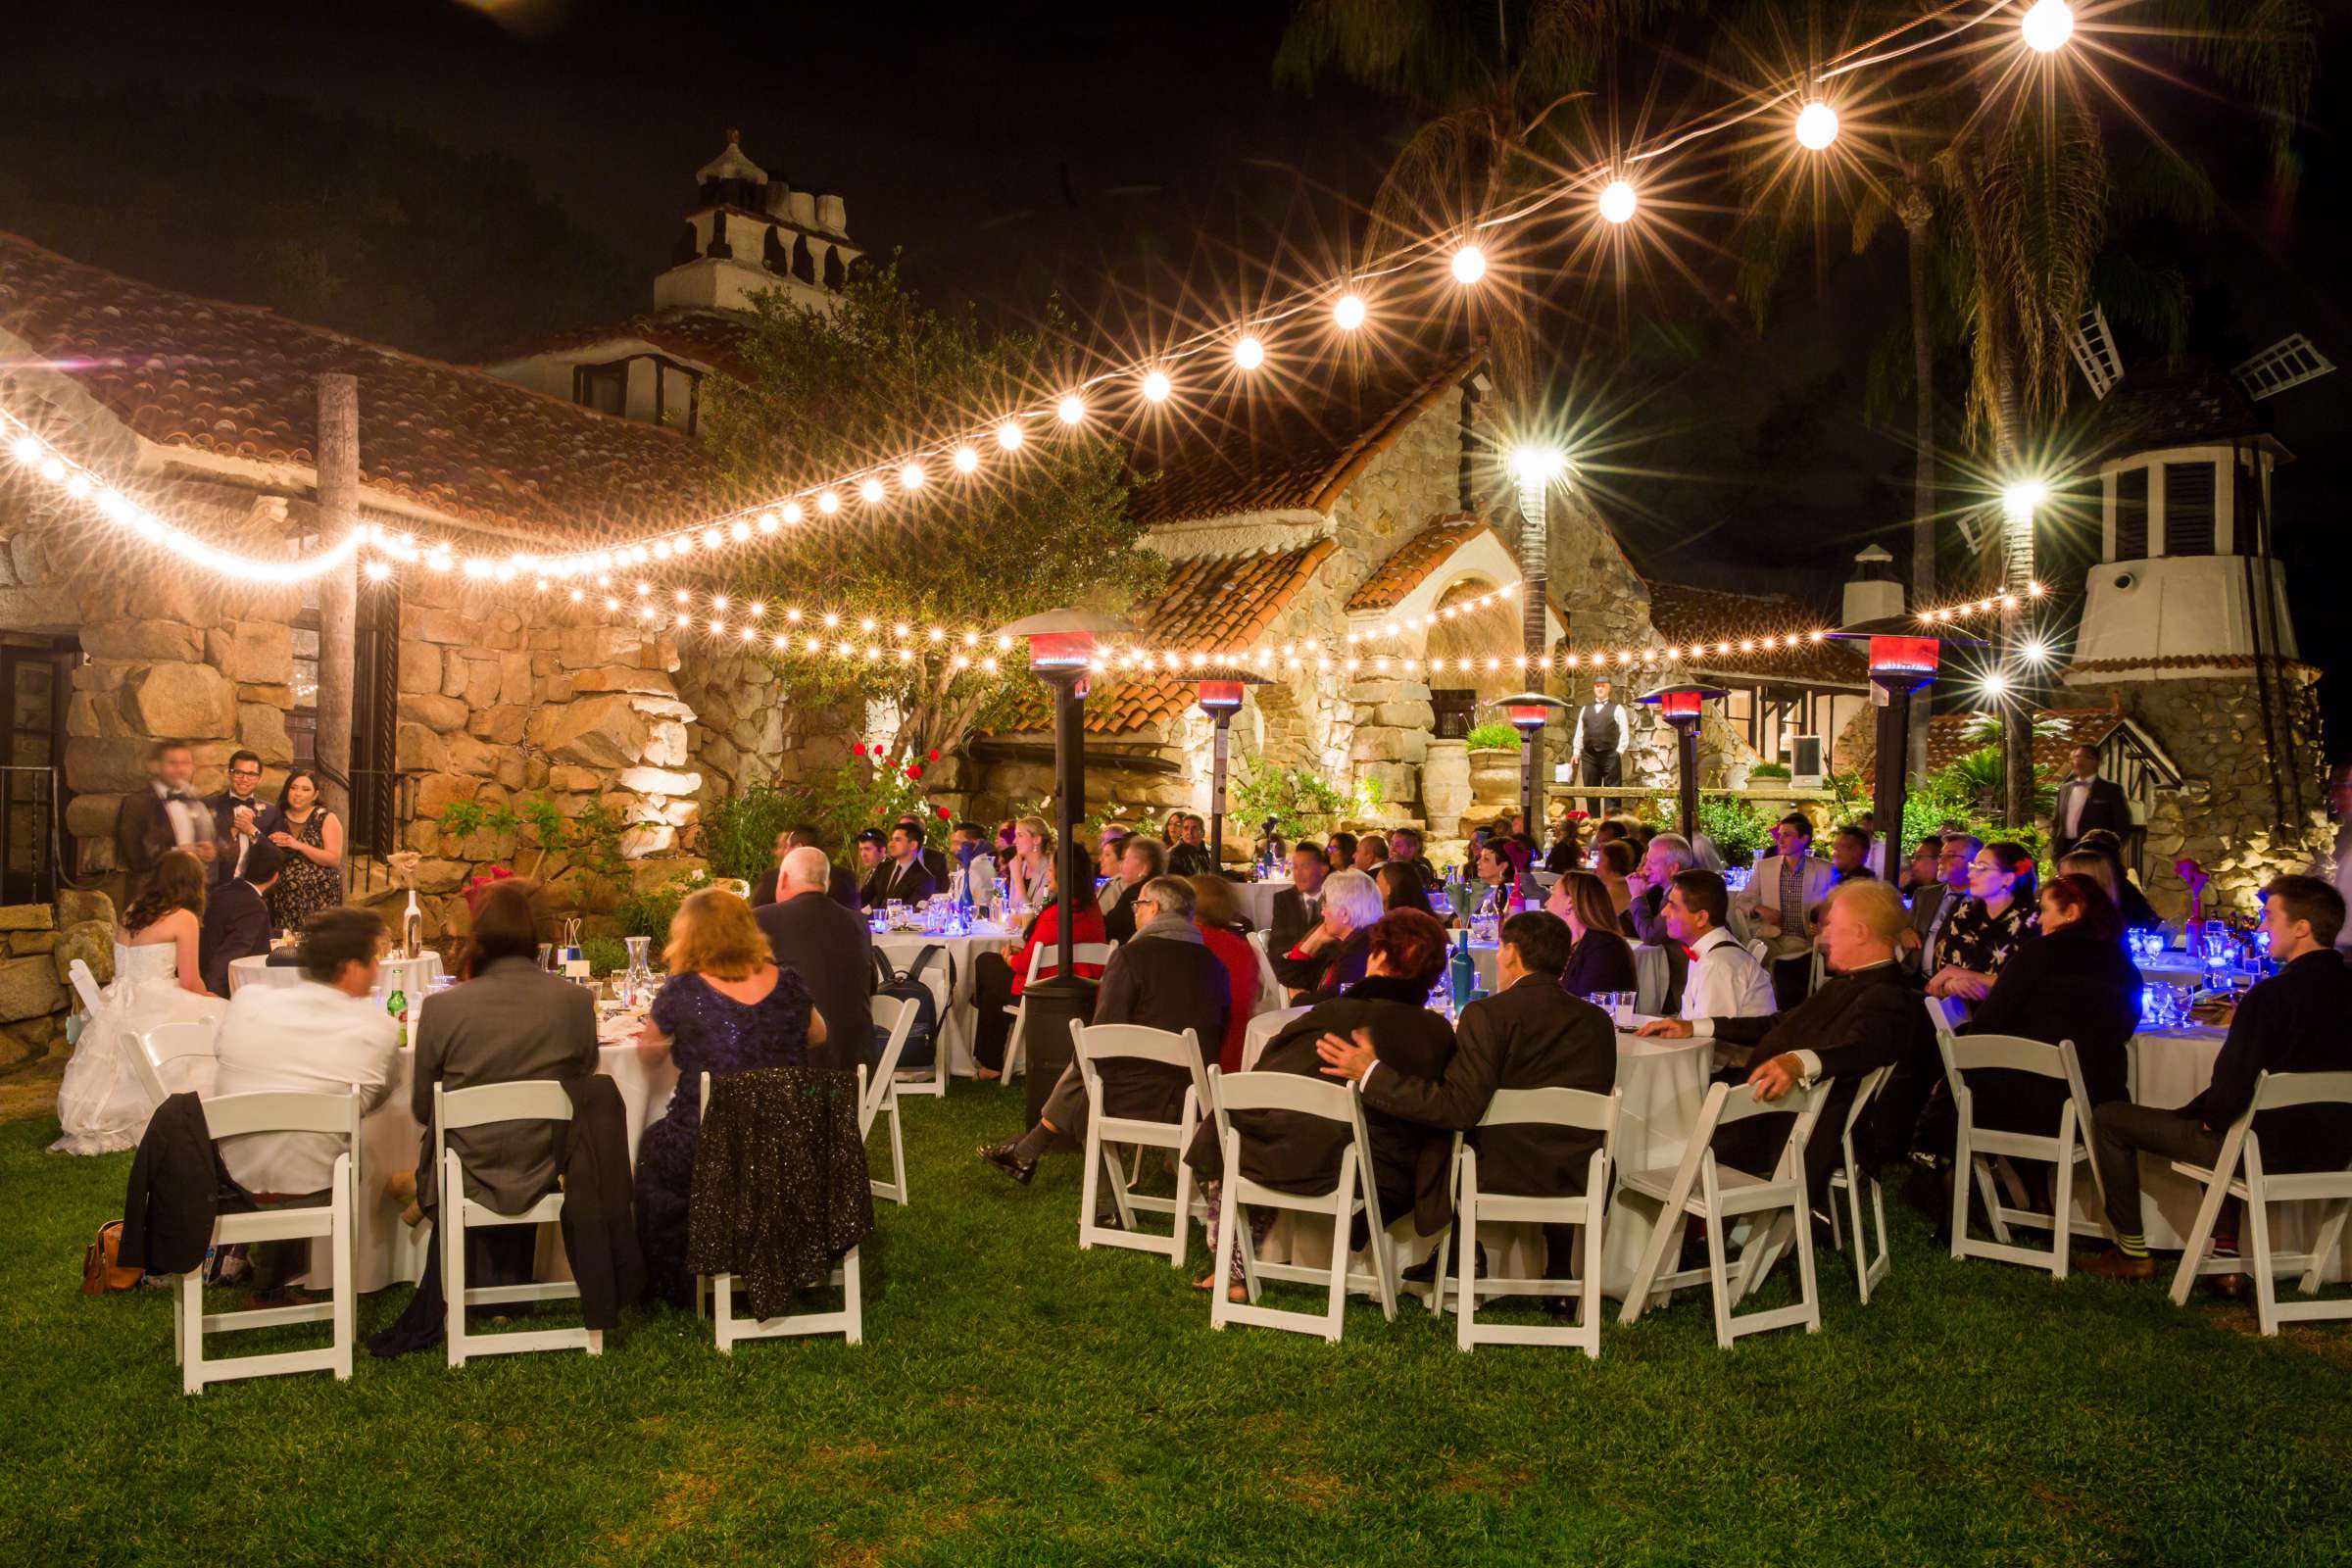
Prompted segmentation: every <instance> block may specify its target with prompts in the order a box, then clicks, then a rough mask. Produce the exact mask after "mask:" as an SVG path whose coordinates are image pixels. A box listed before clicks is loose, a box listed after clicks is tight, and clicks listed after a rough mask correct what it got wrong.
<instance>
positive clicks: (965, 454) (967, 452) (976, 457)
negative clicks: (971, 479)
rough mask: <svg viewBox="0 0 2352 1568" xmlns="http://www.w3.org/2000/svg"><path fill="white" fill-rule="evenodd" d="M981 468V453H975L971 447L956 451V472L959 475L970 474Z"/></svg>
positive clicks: (960, 448) (959, 448) (958, 448)
mask: <svg viewBox="0 0 2352 1568" xmlns="http://www.w3.org/2000/svg"><path fill="white" fill-rule="evenodd" d="M979 466H980V454H979V453H977V452H975V451H973V450H972V449H971V448H970V447H957V448H956V472H957V473H970V472H972V471H973V470H974V469H976V468H978V467H979Z"/></svg>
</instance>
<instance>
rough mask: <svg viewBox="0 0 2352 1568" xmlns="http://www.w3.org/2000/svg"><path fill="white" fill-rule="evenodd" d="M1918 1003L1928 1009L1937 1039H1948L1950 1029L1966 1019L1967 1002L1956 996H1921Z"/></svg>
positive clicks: (1950, 1035)
mask: <svg viewBox="0 0 2352 1568" xmlns="http://www.w3.org/2000/svg"><path fill="white" fill-rule="evenodd" d="M1920 1004H1921V1005H1923V1006H1925V1007H1926V1008H1927V1009H1928V1022H1929V1024H1931V1025H1932V1026H1933V1027H1934V1028H1935V1030H1936V1039H1937V1040H1949V1039H1950V1038H1951V1037H1952V1031H1953V1030H1955V1029H1957V1028H1959V1027H1960V1026H1961V1025H1962V1024H1964V1023H1966V1022H1967V1021H1968V1004H1967V1003H1965V1002H1962V1001H1961V1000H1960V999H1959V998H1958V997H1922V998H1920Z"/></svg>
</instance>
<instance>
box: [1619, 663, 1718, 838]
mask: <svg viewBox="0 0 2352 1568" xmlns="http://www.w3.org/2000/svg"><path fill="white" fill-rule="evenodd" d="M1729 695H1730V693H1729V692H1727V691H1726V690H1725V689H1724V688H1723V687H1721V686H1701V685H1697V684H1686V685H1681V686H1661V687H1659V688H1658V689H1657V690H1656V691H1654V692H1645V693H1643V694H1642V696H1640V697H1637V698H1635V699H1634V701H1636V702H1638V703H1651V704H1654V705H1656V707H1657V710H1658V716H1659V717H1660V718H1662V719H1664V720H1665V721H1666V722H1667V723H1669V724H1672V725H1673V726H1674V762H1675V777H1676V781H1677V783H1676V788H1677V791H1678V793H1679V795H1680V797H1681V799H1680V803H1679V805H1680V813H1679V814H1680V820H1681V823H1682V833H1683V837H1684V838H1686V839H1690V840H1691V841H1692V842H1696V836H1697V833H1698V719H1699V712H1700V710H1701V709H1702V708H1703V707H1704V706H1705V705H1706V704H1708V703H1711V702H1714V701H1716V700H1718V699H1719V698H1723V697H1727V696H1729Z"/></svg>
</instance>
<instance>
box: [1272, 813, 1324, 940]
mask: <svg viewBox="0 0 2352 1568" xmlns="http://www.w3.org/2000/svg"><path fill="white" fill-rule="evenodd" d="M1330 875H1331V861H1330V860H1328V859H1326V858H1324V853H1323V846H1321V845H1320V844H1317V843H1315V842H1314V841H1313V840H1311V839H1309V840H1306V841H1304V842H1302V843H1299V844H1297V845H1294V846H1292V848H1291V885H1290V886H1289V887H1287V888H1284V889H1283V890H1282V891H1281V892H1279V893H1277V894H1275V895H1274V910H1273V913H1272V914H1271V915H1269V916H1268V917H1267V920H1266V951H1267V952H1269V953H1288V952H1290V951H1291V949H1293V948H1295V947H1297V946H1298V945H1299V938H1300V937H1302V936H1304V935H1306V933H1307V932H1308V931H1309V930H1311V929H1313V927H1314V924H1315V922H1316V921H1317V920H1320V919H1322V918H1323V880H1324V878H1326V877H1328V876H1330Z"/></svg>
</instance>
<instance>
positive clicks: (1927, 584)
mask: <svg viewBox="0 0 2352 1568" xmlns="http://www.w3.org/2000/svg"><path fill="white" fill-rule="evenodd" d="M1935 217H1936V209H1935V207H1934V206H1933V205H1932V204H1931V203H1930V202H1929V201H1928V199H1927V198H1926V197H1925V196H1923V195H1921V194H1920V193H1919V191H1918V188H1917V186H1916V185H1915V186H1914V187H1913V188H1912V190H1911V192H1910V194H1909V195H1908V196H1907V198H1906V199H1905V201H1904V204H1903V210H1902V220H1903V230H1904V233H1905V235H1906V237H1907V238H1908V241H1909V247H1910V264H1911V379H1912V384H1913V388H1914V395H1915V397H1916V399H1917V402H1918V406H1919V407H1918V423H1917V425H1916V427H1915V428H1914V430H1913V432H1912V435H1913V442H1912V444H1913V445H1914V447H1916V448H1917V452H1916V455H1915V459H1914V461H1915V463H1916V466H1915V467H1914V469H1913V470H1912V475H1911V603H1912V605H1913V606H1914V607H1917V608H1925V607H1927V606H1930V605H1933V604H1934V603H1935V602H1936V345H1935V343H1934V341H1933V340H1932V339H1931V338H1930V337H1929V326H1928V287H1929V274H1928V262H1929V254H1928V224H1929V223H1930V222H1931V221H1933V220H1934V219H1935ZM1935 708H1936V705H1935V702H1934V701H1933V700H1932V699H1928V700H1923V701H1919V702H1914V703H1913V704H1912V705H1911V728H1910V733H1909V735H1908V736H1907V737H1906V739H1907V741H1908V748H1907V749H1908V751H1909V753H1910V757H1909V766H1908V771H1909V773H1910V775H1911V777H1912V778H1914V779H1924V778H1926V777H1927V772H1928V721H1929V719H1930V718H1932V717H1933V716H1934V714H1935ZM1900 831H1901V828H1900V824H1896V832H1897V834H1898V836H1899V834H1900Z"/></svg>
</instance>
